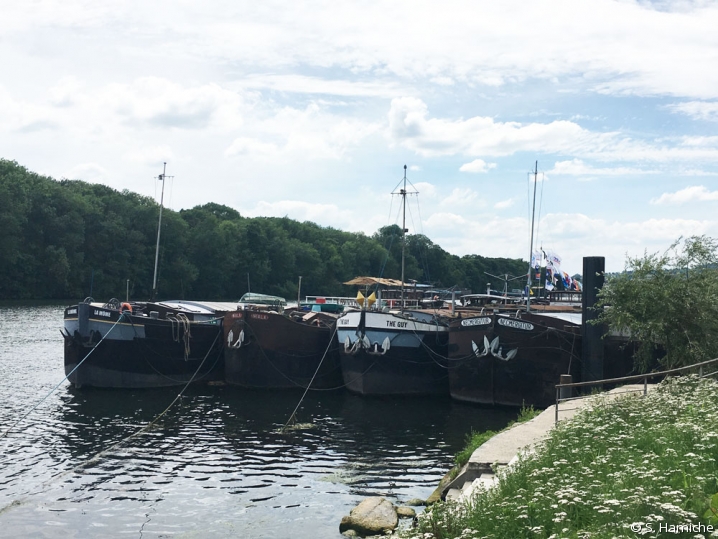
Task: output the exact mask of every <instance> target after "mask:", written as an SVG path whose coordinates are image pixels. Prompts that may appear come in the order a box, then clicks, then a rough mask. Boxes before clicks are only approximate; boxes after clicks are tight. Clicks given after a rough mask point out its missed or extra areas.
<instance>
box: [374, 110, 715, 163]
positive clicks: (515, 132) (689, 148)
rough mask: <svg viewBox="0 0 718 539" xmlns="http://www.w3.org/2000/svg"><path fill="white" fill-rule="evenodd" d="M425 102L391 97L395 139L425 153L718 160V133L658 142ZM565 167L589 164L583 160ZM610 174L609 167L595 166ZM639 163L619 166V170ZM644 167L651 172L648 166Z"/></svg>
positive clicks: (391, 130) (391, 133)
mask: <svg viewBox="0 0 718 539" xmlns="http://www.w3.org/2000/svg"><path fill="white" fill-rule="evenodd" d="M428 116H429V110H428V107H427V106H426V104H425V103H424V102H423V101H422V100H421V99H418V98H415V97H401V98H396V99H393V100H392V102H391V107H390V110H389V130H388V135H389V137H390V140H391V141H392V142H393V143H394V144H399V145H401V146H403V147H405V148H407V149H410V150H412V151H414V152H416V153H417V154H419V155H422V156H425V157H436V156H443V155H490V156H494V157H499V156H508V155H513V154H515V153H517V152H532V153H554V154H564V155H565V154H573V155H578V156H581V157H587V158H594V159H600V160H610V159H614V160H622V161H627V160H632V161H655V162H669V161H676V160H694V161H695V160H703V161H712V162H716V161H718V137H714V136H710V137H707V136H681V137H678V138H676V139H662V140H656V141H655V142H654V143H649V142H643V141H638V140H632V139H631V138H629V137H626V136H624V135H622V134H620V133H618V132H600V133H599V132H592V131H589V130H587V129H584V128H582V127H581V126H579V125H578V124H576V123H574V122H569V121H565V120H556V121H553V122H550V123H529V124H522V123H519V122H497V121H495V120H494V119H493V118H489V117H483V116H475V117H473V118H469V119H463V118H459V119H456V120H450V119H440V118H429V117H428ZM560 163H567V164H565V165H562V166H563V167H564V168H568V169H570V168H573V169H574V170H575V169H576V168H578V167H579V166H580V167H584V168H585V167H586V165H583V163H582V162H581V161H577V162H571V161H567V162H560ZM592 170H596V171H597V173H598V174H609V173H610V169H592ZM638 170H640V169H633V168H623V169H619V171H620V173H621V174H626V173H628V172H630V173H637V171H638ZM644 173H653V171H645V172H644Z"/></svg>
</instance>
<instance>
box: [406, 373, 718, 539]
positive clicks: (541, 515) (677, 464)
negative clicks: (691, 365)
mask: <svg viewBox="0 0 718 539" xmlns="http://www.w3.org/2000/svg"><path fill="white" fill-rule="evenodd" d="M717 427H718V384H716V382H714V381H712V380H705V379H699V378H697V377H682V378H674V379H670V380H666V381H664V382H663V383H661V384H660V385H659V386H658V387H657V389H656V390H655V391H653V392H651V393H649V395H648V396H646V397H641V396H627V397H625V398H621V399H619V400H616V401H612V402H602V403H599V404H598V405H597V406H596V407H594V408H593V409H590V410H584V411H583V412H580V413H579V414H577V416H576V417H574V419H573V420H571V421H565V422H563V423H560V424H559V425H558V426H557V427H556V428H555V429H554V430H553V431H551V433H550V434H549V436H548V437H547V439H546V440H545V441H544V442H543V443H542V444H541V445H540V446H539V447H538V448H537V450H536V451H535V452H533V453H531V454H528V455H524V456H522V457H521V458H520V459H519V461H518V462H517V463H516V465H515V466H512V467H511V468H510V469H507V470H504V471H502V472H500V473H499V475H498V477H499V481H498V485H497V486H496V487H494V488H492V489H489V490H481V489H479V490H478V491H477V492H476V493H475V494H474V496H473V497H472V498H471V499H470V500H468V502H464V503H451V502H445V503H438V504H435V505H434V506H432V507H431V508H429V509H427V511H426V512H425V513H424V514H423V515H422V516H421V517H420V519H419V521H418V525H417V527H416V528H415V529H413V530H409V531H408V532H404V537H414V538H418V539H451V538H461V539H479V538H495V539H500V538H506V539H518V538H538V537H541V538H551V539H558V538H564V537H565V538H582V539H583V538H589V537H591V538H613V537H696V538H700V537H709V536H713V537H718V532H714V533H712V534H711V532H710V530H708V531H706V529H705V528H701V529H699V530H697V531H696V528H695V526H696V525H698V524H700V523H703V524H712V525H713V526H714V527H715V528H718V496H716V493H718V432H717ZM711 498H712V499H713V504H712V505H713V507H712V508H711ZM687 525H692V526H693V527H694V528H693V529H688V531H680V530H681V528H678V526H687ZM683 529H684V530H686V528H683ZM677 530H678V532H677V533H676V531H677Z"/></svg>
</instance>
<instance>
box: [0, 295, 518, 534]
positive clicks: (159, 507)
mask: <svg viewBox="0 0 718 539" xmlns="http://www.w3.org/2000/svg"><path fill="white" fill-rule="evenodd" d="M61 327H62V306H27V305H25V306H7V305H5V306H0V433H2V432H5V430H6V429H7V428H8V427H9V426H10V425H11V424H13V423H14V422H15V421H16V420H17V419H19V418H20V417H21V416H22V415H23V414H24V413H26V412H27V410H29V409H30V408H32V406H34V405H35V404H36V403H37V402H38V401H40V399H42V398H43V397H44V396H46V395H47V394H48V393H49V392H50V390H51V389H52V388H53V387H55V385H57V384H58V383H59V382H60V380H62V378H63V376H64V370H63V366H62V337H61V335H60V331H59V330H60V328H61ZM178 391H179V389H158V390H142V391H140V390H133V391H129V390H128V391H120V390H97V389H95V390H82V391H79V390H74V389H73V388H71V387H70V386H69V384H68V383H67V382H65V383H63V384H62V385H61V386H60V387H59V389H58V390H57V391H55V393H53V394H52V395H51V396H50V397H49V398H47V400H45V401H44V402H43V404H42V405H41V406H40V407H39V408H38V409H37V410H36V411H35V412H33V413H32V414H31V415H30V416H29V417H28V418H27V419H26V420H25V421H23V422H22V423H21V424H20V425H19V426H18V427H16V428H15V429H13V430H12V431H11V433H10V434H9V435H8V436H7V437H4V438H1V439H0V529H1V530H2V532H0V535H3V536H35V537H88V536H89V537H103V536H119V535H122V536H128V537H249V538H255V537H257V538H260V537H273V538H274V537H292V538H294V539H305V538H306V539H309V538H311V539H315V538H324V537H327V538H334V539H336V538H340V537H341V535H339V531H338V530H339V521H340V520H341V517H342V516H343V515H345V514H348V513H349V510H350V509H351V508H352V507H353V506H355V505H356V504H357V503H359V502H360V501H361V500H362V499H363V498H364V497H366V496H371V495H381V496H386V497H388V498H389V499H391V500H392V501H393V502H395V503H401V502H405V501H407V500H408V499H410V498H416V497H418V498H426V497H428V496H429V495H430V494H431V492H432V491H433V490H434V488H435V487H436V485H437V483H438V481H439V480H440V479H441V477H442V476H443V475H444V474H445V473H446V472H447V471H448V469H449V468H450V466H451V461H452V458H453V455H454V454H455V453H456V452H457V451H458V450H459V449H461V447H462V445H463V441H464V438H465V436H466V434H467V433H468V432H469V430H470V429H472V428H473V429H474V430H479V429H485V428H500V427H502V426H504V425H505V424H506V423H507V422H508V421H509V420H510V419H513V418H514V417H515V412H512V411H506V410H503V411H501V410H500V411H496V410H488V409H482V408H477V407H472V406H467V405H462V404H459V403H454V402H452V401H451V400H449V399H381V400H376V399H366V398H361V397H356V396H353V395H348V394H346V393H342V392H332V393H327V392H310V393H309V395H308V396H307V398H306V399H305V401H304V403H303V404H302V407H301V408H300V411H299V412H298V414H297V415H298V421H300V422H301V423H309V424H311V428H305V429H301V430H293V431H290V432H288V433H285V434H282V433H280V432H279V428H280V427H281V426H282V425H283V424H284V423H285V422H286V420H287V418H288V417H289V415H290V414H291V412H292V410H293V409H294V407H295V406H296V404H297V402H298V400H299V398H300V397H301V393H296V392H257V391H246V390H241V389H238V388H232V387H194V388H190V389H189V390H188V391H187V393H186V394H185V396H184V397H183V398H182V399H181V400H180V401H179V402H178V403H177V404H175V406H174V407H173V408H171V409H170V410H169V412H167V414H166V415H164V416H163V417H162V419H161V420H160V421H159V423H158V425H157V427H155V428H154V429H153V430H151V431H150V432H148V433H144V434H141V435H139V436H137V437H134V438H131V439H130V440H128V441H126V442H125V443H124V444H123V445H121V446H120V447H118V448H115V449H110V450H109V451H105V452H104V453H102V454H101V455H99V457H98V458H95V459H93V460H90V459H92V458H93V457H95V456H96V455H97V454H98V453H100V452H101V451H104V450H107V449H108V448H110V447H111V446H112V445H113V444H114V443H116V442H118V441H120V440H123V439H124V438H126V437H127V436H129V435H131V434H133V433H135V432H136V431H138V430H139V429H140V428H141V427H142V426H144V425H146V424H147V423H148V422H150V421H151V420H152V419H154V418H155V417H156V416H158V415H159V414H160V413H161V412H162V411H163V410H164V409H165V408H166V407H167V406H168V405H169V404H170V403H171V402H172V400H173V399H174V397H175V396H176V395H177V393H178Z"/></svg>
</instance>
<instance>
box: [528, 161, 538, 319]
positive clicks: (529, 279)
mask: <svg viewBox="0 0 718 539" xmlns="http://www.w3.org/2000/svg"><path fill="white" fill-rule="evenodd" d="M537 178H538V161H536V168H535V169H534V204H533V209H532V210H531V241H530V243H529V271H528V277H527V278H526V312H527V313H528V312H531V272H532V271H533V268H532V267H531V258H532V257H533V250H534V217H535V215H536V180H537Z"/></svg>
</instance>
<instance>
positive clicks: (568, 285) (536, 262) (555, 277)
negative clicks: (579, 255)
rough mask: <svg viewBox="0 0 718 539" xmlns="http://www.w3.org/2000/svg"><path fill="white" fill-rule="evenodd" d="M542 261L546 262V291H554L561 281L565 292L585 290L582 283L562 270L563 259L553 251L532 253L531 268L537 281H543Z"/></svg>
mask: <svg viewBox="0 0 718 539" xmlns="http://www.w3.org/2000/svg"><path fill="white" fill-rule="evenodd" d="M542 260H546V283H545V285H544V286H545V287H546V290H548V291H549V292H550V291H551V290H554V289H555V288H556V286H557V285H558V283H559V280H560V282H561V285H562V287H563V289H564V290H578V291H581V290H583V285H582V284H581V282H580V281H578V280H576V279H573V278H572V277H571V276H570V275H569V274H568V273H566V272H565V271H562V270H561V257H560V256H559V255H558V254H556V253H555V252H553V251H544V250H543V249H537V250H535V251H534V252H533V253H531V267H532V268H533V271H534V279H535V280H536V281H540V279H541V262H542Z"/></svg>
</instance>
